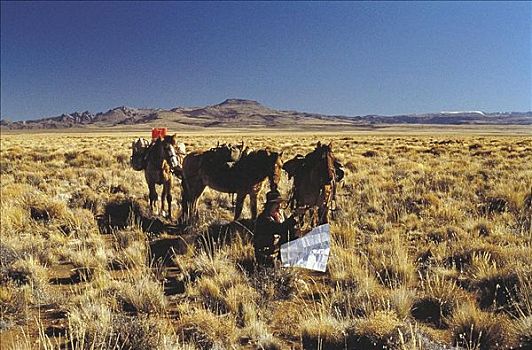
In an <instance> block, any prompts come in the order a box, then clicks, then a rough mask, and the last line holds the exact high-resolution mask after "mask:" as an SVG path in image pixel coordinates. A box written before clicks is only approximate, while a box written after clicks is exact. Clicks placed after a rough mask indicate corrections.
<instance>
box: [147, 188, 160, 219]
mask: <svg viewBox="0 0 532 350" xmlns="http://www.w3.org/2000/svg"><path fill="white" fill-rule="evenodd" d="M148 189H149V191H150V194H149V197H150V210H151V212H152V214H154V215H158V213H156V211H157V190H156V188H155V182H150V183H148Z"/></svg>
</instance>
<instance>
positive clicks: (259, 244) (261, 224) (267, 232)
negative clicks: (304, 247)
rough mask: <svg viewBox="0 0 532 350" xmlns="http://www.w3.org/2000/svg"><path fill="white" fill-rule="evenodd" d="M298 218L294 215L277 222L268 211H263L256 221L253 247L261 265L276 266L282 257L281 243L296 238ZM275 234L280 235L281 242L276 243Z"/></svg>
mask: <svg viewBox="0 0 532 350" xmlns="http://www.w3.org/2000/svg"><path fill="white" fill-rule="evenodd" d="M295 226H296V220H295V219H294V218H293V217H290V218H288V219H286V220H285V221H284V222H277V221H276V220H275V219H274V218H273V217H272V216H271V215H270V214H269V213H267V212H266V211H264V212H262V213H261V214H260V215H259V217H258V218H257V221H256V222H255V233H254V236H253V247H254V248H255V258H256V260H257V263H259V264H260V265H267V266H274V265H275V261H276V260H279V258H280V248H281V244H284V243H286V242H288V241H289V240H290V241H291V240H294V239H296V238H297V237H296V235H295ZM275 235H279V242H277V243H275V242H274V241H275Z"/></svg>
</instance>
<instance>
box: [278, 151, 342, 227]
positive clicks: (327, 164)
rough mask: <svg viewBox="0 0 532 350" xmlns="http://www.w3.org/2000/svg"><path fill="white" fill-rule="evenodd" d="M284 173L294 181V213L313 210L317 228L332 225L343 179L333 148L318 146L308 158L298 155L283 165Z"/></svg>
mask: <svg viewBox="0 0 532 350" xmlns="http://www.w3.org/2000/svg"><path fill="white" fill-rule="evenodd" d="M283 169H284V170H285V171H286V172H287V173H288V178H289V179H290V178H292V177H293V178H294V183H293V188H292V191H293V192H292V198H291V199H290V204H291V205H292V209H294V208H296V207H297V208H301V207H307V208H308V209H310V210H311V211H312V217H313V220H312V224H313V226H315V225H317V224H324V223H327V222H329V206H330V203H331V201H332V199H333V196H334V194H335V191H336V184H337V182H338V181H339V180H341V178H342V177H343V170H341V164H340V163H339V162H338V161H337V160H336V159H335V157H334V155H333V151H332V144H331V143H329V144H328V145H324V144H321V142H318V144H317V145H316V148H315V149H314V151H312V152H310V153H308V154H307V155H306V156H304V157H303V156H301V155H298V156H296V157H294V158H292V159H291V160H289V161H287V162H286V163H285V164H284V165H283ZM316 208H317V209H318V212H317V217H316V216H315V214H316V213H315V209H316ZM303 217H304V215H303ZM303 217H302V218H301V219H303ZM301 222H302V221H301Z"/></svg>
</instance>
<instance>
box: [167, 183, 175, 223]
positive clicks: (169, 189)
mask: <svg viewBox="0 0 532 350" xmlns="http://www.w3.org/2000/svg"><path fill="white" fill-rule="evenodd" d="M172 199H173V197H172V181H171V180H170V181H169V182H168V191H167V192H166V202H167V203H168V219H172Z"/></svg>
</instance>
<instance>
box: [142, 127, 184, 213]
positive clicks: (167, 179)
mask: <svg viewBox="0 0 532 350" xmlns="http://www.w3.org/2000/svg"><path fill="white" fill-rule="evenodd" d="M176 146H177V135H172V136H165V137H164V139H163V138H158V139H156V140H155V142H153V144H152V145H151V146H150V147H149V148H148V151H147V154H146V156H145V161H146V167H145V169H144V176H145V178H146V182H147V183H148V189H149V191H150V194H149V199H150V209H151V210H152V213H155V214H157V200H158V195H157V190H156V188H155V185H163V191H162V193H161V213H163V214H164V202H165V200H166V202H167V204H168V218H171V217H172V183H173V177H172V170H174V169H173V167H172V163H173V162H174V161H173V160H172V156H173V155H175V154H176V153H175V147H176Z"/></svg>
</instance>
